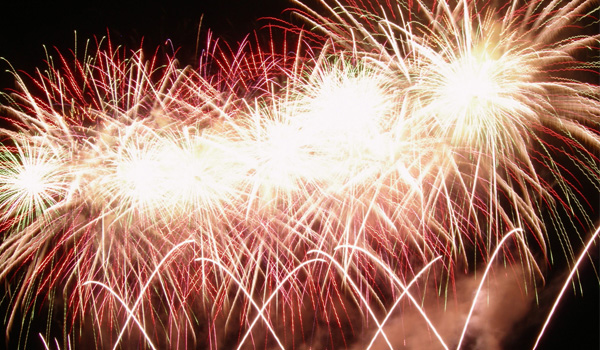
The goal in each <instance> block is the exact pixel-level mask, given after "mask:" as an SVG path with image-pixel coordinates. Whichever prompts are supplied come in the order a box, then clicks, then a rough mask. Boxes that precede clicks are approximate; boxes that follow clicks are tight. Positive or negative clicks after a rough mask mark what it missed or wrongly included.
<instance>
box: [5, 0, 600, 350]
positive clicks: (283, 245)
mask: <svg viewBox="0 0 600 350" xmlns="http://www.w3.org/2000/svg"><path fill="white" fill-rule="evenodd" d="M296 5H297V7H298V10H296V12H295V13H297V14H298V16H299V17H300V18H302V20H303V23H307V24H308V25H310V26H312V28H311V30H309V31H305V30H304V29H301V28H300V27H297V26H292V25H285V26H284V27H285V29H283V30H282V33H283V35H282V38H283V39H282V40H281V42H277V41H275V40H274V39H271V40H270V41H267V43H266V44H264V43H262V42H261V41H260V40H256V42H250V41H243V42H242V43H241V44H240V45H239V48H237V49H232V48H231V47H230V46H227V45H225V44H219V43H218V41H215V40H212V39H210V38H209V39H208V40H207V46H206V47H205V50H204V54H203V55H202V56H201V58H200V60H199V61H200V64H199V67H198V68H197V69H191V68H184V69H182V68H179V67H178V66H177V64H176V61H175V60H174V59H173V58H166V59H164V60H163V59H162V58H160V57H158V56H152V57H150V58H145V57H144V55H143V53H142V52H141V51H138V52H134V53H132V54H131V55H130V57H126V55H125V52H124V51H122V50H119V49H114V48H112V47H111V45H110V44H108V43H107V44H104V43H98V50H97V53H95V54H87V53H86V54H85V55H84V58H83V59H82V60H78V59H77V58H75V59H74V60H72V59H69V58H66V57H64V56H59V60H58V62H60V63H59V64H54V63H52V62H53V61H51V63H50V69H49V70H47V71H45V72H44V73H42V72H38V74H37V76H34V77H30V79H26V78H23V77H21V76H19V75H17V74H15V78H16V79H17V82H18V86H19V91H18V92H17V93H15V94H12V95H6V97H7V101H8V103H6V107H4V109H3V117H4V118H5V119H7V120H8V121H9V123H10V124H9V126H7V127H5V128H3V129H2V130H1V132H2V136H3V143H2V146H1V148H0V153H1V156H0V164H1V165H2V167H1V168H0V211H1V212H0V218H1V220H2V227H3V228H4V240H3V241H2V244H1V245H0V277H1V278H2V279H3V280H4V281H6V282H7V292H6V295H7V298H5V300H7V301H6V303H7V304H8V305H9V310H10V311H9V313H8V314H7V318H6V323H7V328H8V331H10V330H11V329H12V328H20V329H22V331H21V332H22V333H21V336H20V337H19V338H20V340H19V344H22V346H23V347H27V345H28V344H30V343H28V341H29V342H30V341H31V340H30V339H29V338H28V335H27V333H28V332H29V331H28V330H29V327H30V324H31V321H25V322H24V323H22V324H21V325H19V327H15V323H17V318H18V316H19V315H20V314H21V313H22V312H25V313H29V314H30V315H32V316H31V317H30V318H29V320H31V319H32V318H33V315H34V314H36V313H37V312H38V310H39V309H40V308H43V309H44V310H48V311H47V314H48V319H49V320H51V319H53V318H56V312H59V314H62V316H61V317H60V318H61V324H62V325H63V335H62V338H63V342H62V343H63V347H64V348H67V347H69V348H70V346H71V340H74V342H75V343H83V342H86V341H94V342H95V344H96V346H97V347H98V348H113V347H114V348H118V347H122V348H128V345H126V344H133V345H131V346H146V347H148V348H153V349H156V348H182V349H183V348H191V347H200V348H210V349H219V348H234V347H238V348H248V347H254V348H267V347H276V348H282V349H287V348H291V347H302V346H308V347H317V348H339V347H344V346H345V347H347V348H351V347H357V348H360V347H361V346H363V345H364V347H365V348H371V347H372V346H378V347H379V346H382V347H384V348H397V347H398V346H399V345H398V344H403V346H409V347H413V348H419V347H423V348H431V347H441V348H445V349H449V348H452V347H456V348H466V347H475V345H468V344H467V345H465V343H468V341H469V339H468V338H469V337H475V335H473V334H470V333H469V332H468V331H467V330H468V328H469V327H470V325H472V326H471V327H475V328H477V327H479V328H477V330H482V329H483V330H485V329H484V328H481V327H484V326H481V325H480V324H479V322H477V321H473V320H477V318H478V317H479V318H482V317H486V316H489V314H490V313H493V312H492V311H484V310H494V306H495V305H496V303H493V302H489V300H490V298H488V303H487V306H486V305H484V304H482V302H481V300H482V299H484V298H483V297H482V296H480V294H481V293H487V294H488V295H495V294H494V293H499V294H502V292H499V291H497V290H501V291H506V290H508V289H501V288H500V287H499V286H500V285H502V284H505V283H512V284H513V285H515V289H518V288H521V289H522V291H523V292H522V293H521V294H520V295H521V298H522V300H527V299H528V298H529V297H537V296H539V294H540V291H541V290H542V285H543V278H544V276H545V274H544V271H545V269H546V268H547V264H546V262H547V260H551V259H553V255H554V254H555V253H553V250H555V249H561V250H562V252H561V254H562V255H564V256H565V257H567V259H568V260H569V261H570V266H571V267H570V272H571V274H570V276H569V280H570V279H571V278H572V277H573V274H574V271H576V270H575V269H576V267H577V266H578V265H579V264H580V263H581V260H582V257H584V256H585V252H587V251H588V250H589V249H590V246H591V244H592V243H593V242H594V241H595V239H596V236H597V235H598V231H597V229H596V226H597V225H598V222H597V215H598V212H597V211H598V208H597V205H595V204H594V203H593V202H594V199H593V197H596V198H597V197H598V195H599V191H598V189H599V188H600V167H599V163H600V161H599V159H598V156H597V154H598V151H599V150H600V134H599V133H598V127H599V126H600V107H599V106H600V104H599V102H600V101H599V99H600V88H599V87H598V85H597V84H592V83H588V82H586V81H584V79H582V78H580V77H581V74H580V73H581V72H586V73H587V74H592V75H595V77H596V78H597V69H598V67H597V62H595V61H593V60H590V59H588V58H586V50H589V49H591V48H594V47H596V46H597V44H598V40H599V34H597V33H594V34H592V35H590V34H589V30H587V29H586V25H589V24H590V23H592V22H593V21H594V18H593V16H592V15H591V13H592V12H593V11H595V10H596V11H597V10H598V9H597V5H595V4H594V3H593V2H592V1H571V2H565V3H563V2H561V1H549V2H543V1H532V2H528V3H525V4H521V3H520V2H519V1H513V2H511V3H509V4H505V6H499V7H495V6H493V5H491V4H488V3H479V2H477V1H457V2H447V1H439V2H433V4H431V6H429V5H427V4H426V3H425V2H422V1H416V2H412V1H408V2H393V1H392V2H390V1H388V2H385V3H382V4H379V3H376V2H375V1H371V0H365V1H360V2H355V1H351V0H348V1H346V2H343V3H342V2H338V1H331V2H330V1H322V2H320V4H319V6H318V7H319V10H316V9H315V8H311V7H309V6H306V5H304V4H302V3H300V2H296ZM595 6H596V7H595ZM579 179H584V180H581V181H580V180H579ZM588 190H591V191H593V192H591V196H590V194H589V193H585V192H584V191H588ZM567 217H568V219H565V218H567ZM594 231H595V234H594V235H592V236H590V232H594ZM555 241H558V242H559V243H560V248H556V247H553V243H552V242H555ZM582 243H585V249H584V253H582V254H581V255H580V249H582V248H583V244H582ZM576 257H577V258H576ZM571 263H572V264H571ZM482 267H485V269H484V272H482V273H479V274H475V276H477V277H472V278H470V277H465V276H466V274H465V273H466V272H469V271H470V272H476V271H477V270H483V269H482ZM511 269H512V270H513V272H511V273H509V272H507V271H508V270H511ZM494 271H495V272H496V274H497V275H503V276H505V275H510V276H512V277H511V278H508V277H506V278H505V277H502V278H501V277H496V278H495V279H494V278H493V277H488V276H489V275H490V274H491V273H493V272H494ZM514 271H518V272H514ZM482 274H483V276H480V275H482ZM463 275H465V276H463ZM569 280H567V283H568V281H569ZM507 281H508V282H507ZM474 292H475V294H474V297H473V296H472V293H474ZM563 292H564V289H563ZM465 295H468V297H464V296H465ZM561 295H562V292H561ZM557 301H558V299H557ZM522 303H523V304H524V305H526V304H527V302H526V301H523V302H522ZM39 304H42V305H43V306H42V307H40V306H39ZM490 304H491V305H492V306H490ZM527 307H528V306H527ZM61 309H62V310H63V311H62V312H60V310H61ZM399 309H402V311H401V312H400V311H398V310H399ZM523 309H524V310H526V306H523ZM449 310H452V311H449ZM486 312H487V313H486ZM413 313H414V315H416V316H414V317H416V318H415V319H417V318H418V319H419V322H424V323H422V324H423V328H426V329H427V330H428V332H431V333H432V334H434V336H432V337H427V339H428V340H427V341H424V340H423V339H416V337H414V336H413V337H411V335H410V334H409V333H410V329H409V328H410V327H406V328H403V329H406V334H403V335H402V336H401V338H402V339H400V340H399V339H398V335H397V334H390V332H389V331H388V332H386V330H389V329H390V327H394V326H397V322H395V321H394V319H395V318H398V317H399V318H402V317H404V319H406V320H409V321H411V322H412V321H413V319H412V317H413V316H411V315H413ZM398 315H399V316H398ZM514 317H515V319H511V320H510V322H511V324H512V323H514V322H516V318H518V317H522V315H520V314H519V315H515V316H514ZM449 319H452V320H455V319H459V320H461V322H453V323H454V324H453V325H449V323H450V321H448V320H449ZM386 323H387V325H386ZM390 324H392V325H391V326H390ZM90 328H91V329H94V332H93V336H92V337H91V338H86V337H85V336H78V338H77V339H74V337H75V334H81V333H83V330H87V329H90ZM544 329H545V325H544ZM502 332H508V330H503V331H502ZM542 333H543V330H542V331H541V332H540V334H539V335H540V337H541V336H542ZM415 334H417V333H415ZM418 334H420V335H422V334H423V333H422V332H418ZM49 335H50V328H49V326H48V328H47V329H46V334H45V336H44V337H42V340H44V339H47V338H48V336H49ZM232 335H233V336H232ZM503 335H505V334H501V335H500V336H503ZM362 337H368V338H369V341H368V342H366V343H364V344H363V342H362V341H359V339H360V338H362ZM79 338H81V339H79ZM481 339H483V337H481ZM538 342H539V339H538ZM44 344H45V345H46V343H45V342H44ZM340 344H342V345H340ZM478 344H479V345H477V346H484V347H487V348H494V347H499V346H500V343H499V340H498V339H491V340H490V339H487V338H486V340H481V341H479V343H478ZM482 344H483V345H482ZM536 346H537V343H536ZM46 347H47V348H48V345H46Z"/></svg>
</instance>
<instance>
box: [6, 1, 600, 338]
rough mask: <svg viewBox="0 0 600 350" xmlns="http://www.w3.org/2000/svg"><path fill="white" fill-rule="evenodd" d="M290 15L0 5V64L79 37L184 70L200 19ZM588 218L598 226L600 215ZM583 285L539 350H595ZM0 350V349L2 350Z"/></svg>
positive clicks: (27, 66)
mask: <svg viewBox="0 0 600 350" xmlns="http://www.w3.org/2000/svg"><path fill="white" fill-rule="evenodd" d="M288 7H290V4H289V3H288V2H287V1H286V0H254V1H250V0H196V1H193V2H192V1H190V2H189V3H187V4H185V5H184V4H178V3H175V2H170V1H165V2H163V3H161V4H144V3H143V2H139V3H137V4H131V3H126V2H112V3H111V2H89V3H86V2H82V3H80V4H78V5H77V6H72V5H67V4H62V3H56V2H50V1H48V2H44V3H40V4H29V3H25V2H16V1H14V2H10V3H4V4H2V5H0V13H1V16H0V18H1V19H0V57H2V58H4V59H6V60H8V62H10V64H11V65H12V66H13V67H14V68H15V69H16V70H18V71H23V72H27V73H33V71H34V69H35V68H36V67H40V68H44V67H45V63H44V60H45V57H46V54H45V50H44V48H43V46H44V45H45V46H46V47H47V48H48V52H49V53H50V54H51V55H55V53H56V50H55V48H56V49H58V50H59V51H61V52H67V51H68V50H71V49H73V48H74V43H75V34H74V33H75V31H77V40H78V42H79V44H78V46H79V47H83V46H82V44H83V43H84V42H85V40H87V39H93V38H94V37H97V38H101V37H103V36H106V35H107V34H109V35H110V37H111V41H112V42H113V43H115V44H121V45H125V46H127V47H128V48H131V49H137V48H139V47H140V45H141V43H142V40H143V43H144V44H143V47H144V49H146V50H149V51H150V52H153V51H154V50H155V49H156V48H160V49H161V50H165V51H167V52H172V50H173V48H174V49H176V50H178V54H177V58H178V59H179V60H180V61H181V62H182V63H183V64H185V65H187V64H190V65H194V63H195V62H194V60H195V55H194V53H195V52H196V45H197V34H198V27H199V23H200V18H201V17H202V15H204V17H203V21H202V31H201V35H200V38H201V42H202V39H203V38H204V37H205V36H206V32H207V30H208V29H210V30H212V31H214V32H215V34H216V35H217V36H219V37H222V38H224V40H226V41H228V42H230V43H232V44H234V43H236V42H238V41H240V40H242V39H243V38H244V37H245V36H246V35H247V34H248V33H249V32H251V31H252V30H254V29H258V28H260V27H261V26H264V25H266V24H267V23H268V21H266V20H260V19H261V18H263V17H276V18H280V19H284V20H289V19H290V14H289V12H286V11H284V10H285V9H287V8H288ZM8 69H9V65H8V63H6V62H5V61H0V89H1V90H3V91H6V90H7V89H10V88H13V86H14V83H13V78H12V75H11V74H9V73H7V72H6V70H8ZM594 200H596V201H597V199H592V201H594ZM595 207H596V208H597V205H595ZM592 217H594V218H596V221H597V218H598V213H596V214H593V215H592ZM593 249H594V252H593V254H592V259H593V261H594V263H595V265H596V268H598V248H597V246H596V247H595V248H593ZM558 255H560V254H558ZM562 266H564V262H560V261H558V262H557V264H556V265H555V266H554V267H553V268H552V271H551V276H554V277H556V278H558V277H560V276H563V277H564V275H562V273H563V271H564V270H562V269H561V267H562ZM581 281H582V287H583V290H584V296H583V297H582V296H581V295H580V294H579V293H578V294H577V295H574V292H573V288H570V289H569V290H568V291H567V293H566V295H565V299H564V300H563V302H562V303H561V305H560V307H559V309H558V313H557V314H556V315H555V316H554V318H553V321H552V322H551V324H550V328H549V329H548V330H547V331H546V333H545V337H544V341H543V342H542V344H541V345H540V346H539V349H567V348H569V349H599V348H600V340H599V337H600V321H599V317H600V316H599V315H600V306H599V299H600V297H599V287H598V280H597V277H596V273H595V270H594V268H593V267H592V264H591V263H590V261H589V260H587V261H585V262H584V265H583V268H582V270H581ZM556 292H557V291H556ZM0 316H2V315H0ZM544 316H545V313H543V312H539V313H537V314H532V315H531V316H530V317H528V319H527V320H524V322H523V323H522V324H521V325H518V326H517V327H516V328H517V329H515V337H514V339H511V340H510V342H509V343H510V344H507V345H506V346H507V349H529V348H531V344H532V343H533V341H534V340H535V337H536V335H537V332H538V331H539V329H540V326H541V325H540V324H537V325H535V322H540V320H541V319H542V318H543V317H544ZM542 321H543V320H542ZM532 323H534V325H532ZM0 332H1V333H4V332H3V331H0ZM2 337H3V335H2V336H0V340H1V338H2ZM33 338H35V339H33ZM36 339H37V337H32V340H33V341H32V342H31V343H30V344H37V343H36ZM3 346H4V342H3V341H2V342H0V348H2V347H3ZM31 348H34V346H33V345H32V346H31ZM40 348H41V346H40Z"/></svg>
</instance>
